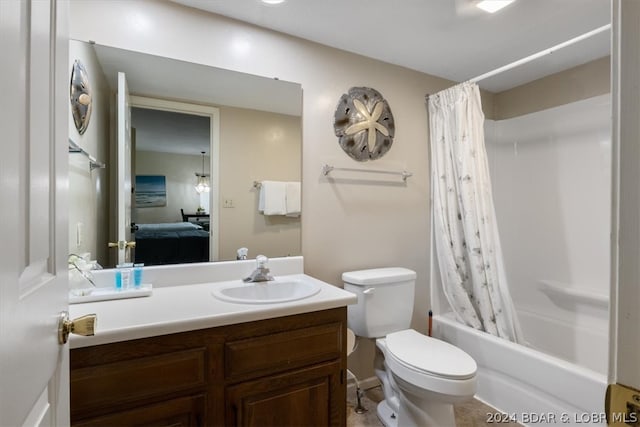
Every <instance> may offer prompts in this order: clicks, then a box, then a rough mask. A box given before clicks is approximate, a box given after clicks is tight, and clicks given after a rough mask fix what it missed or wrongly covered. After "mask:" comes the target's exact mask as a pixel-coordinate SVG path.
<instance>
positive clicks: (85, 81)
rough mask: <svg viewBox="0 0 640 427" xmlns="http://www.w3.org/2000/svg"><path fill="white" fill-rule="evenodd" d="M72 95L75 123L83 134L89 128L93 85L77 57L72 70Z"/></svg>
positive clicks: (72, 110)
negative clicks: (90, 83)
mask: <svg viewBox="0 0 640 427" xmlns="http://www.w3.org/2000/svg"><path fill="white" fill-rule="evenodd" d="M70 97H71V115H72V116H73V123H74V124H75V125H76V129H78V132H79V133H80V135H82V134H83V133H84V131H86V130H87V127H88V126H89V119H90V118H91V86H90V85H89V74H88V73H87V69H86V68H84V65H83V64H82V62H80V61H78V60H77V59H76V60H75V62H74V63H73V69H72V70H71V88H70Z"/></svg>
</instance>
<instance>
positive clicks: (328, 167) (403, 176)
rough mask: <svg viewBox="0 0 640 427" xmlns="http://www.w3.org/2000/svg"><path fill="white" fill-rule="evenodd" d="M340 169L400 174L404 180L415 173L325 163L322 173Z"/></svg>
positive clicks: (326, 173)
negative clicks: (340, 166) (344, 166)
mask: <svg viewBox="0 0 640 427" xmlns="http://www.w3.org/2000/svg"><path fill="white" fill-rule="evenodd" d="M334 170H336V171H337V170H339V171H347V172H366V173H382V174H387V175H400V176H401V177H402V181H404V182H407V178H409V177H411V176H413V173H411V172H407V171H404V170H403V171H390V170H381V169H359V168H337V167H334V166H331V165H327V164H325V165H324V166H322V174H323V175H324V176H327V175H329V173H331V171H334Z"/></svg>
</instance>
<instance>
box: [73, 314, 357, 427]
mask: <svg viewBox="0 0 640 427" xmlns="http://www.w3.org/2000/svg"><path fill="white" fill-rule="evenodd" d="M346 312H347V311H346V307H341V308H336V309H330V310H324V311H318V312H312V313H305V314H300V315H294V316H286V317H281V318H275V319H267V320H260V321H256V322H247V323H240V324H235V325H229V326H221V327H217V328H210V329H202V330H197V331H189V332H182V333H177V334H170V335H163V336H157V337H151V338H144V339H139V340H132V341H125V342H118V343H113V344H105V345H98V346H93V347H85V348H78V349H72V350H71V355H70V358H71V362H70V366H71V422H72V424H73V425H75V426H116V425H117V426H126V425H153V426H201V425H202V426H204V425H206V426H256V427H257V426H260V427H267V426H344V425H345V424H346V394H345V393H346V384H345V382H346V381H345V379H346V376H345V374H346V368H347V367H346ZM98 333H99V330H98Z"/></svg>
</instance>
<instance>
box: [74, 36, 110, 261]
mask: <svg viewBox="0 0 640 427" xmlns="http://www.w3.org/2000/svg"><path fill="white" fill-rule="evenodd" d="M76 59H78V60H80V62H82V63H83V64H84V66H85V68H86V69H87V73H88V75H89V83H90V85H91V89H92V109H93V110H92V113H91V118H90V120H89V126H88V127H87V130H86V131H85V133H84V134H83V135H80V134H79V133H78V131H77V129H76V127H75V125H74V122H73V117H72V116H71V104H70V103H69V104H68V105H69V138H71V139H72V140H73V141H74V142H75V143H77V144H78V145H80V146H81V147H82V148H84V149H85V150H86V151H87V152H89V153H91V154H92V155H93V156H94V157H95V158H96V159H97V160H98V161H101V162H103V163H108V156H109V151H108V149H109V88H108V85H107V81H106V79H105V77H104V75H103V74H102V68H101V67H100V65H99V63H98V60H97V58H96V56H95V53H94V52H93V48H91V47H90V46H89V45H87V44H85V43H78V42H75V41H71V42H70V43H69V76H71V69H72V67H73V63H74V61H75V60H76ZM108 172H109V165H107V168H106V169H95V170H93V171H90V170H89V161H88V160H87V158H86V157H85V156H83V155H81V154H69V252H72V253H77V254H81V253H86V252H89V253H91V257H92V259H97V260H98V262H100V263H101V264H103V265H106V263H107V258H108V253H107V233H108V215H107V212H108V204H109V173H108ZM78 228H80V229H81V235H82V236H81V240H82V242H81V243H80V244H78V236H77V231H78Z"/></svg>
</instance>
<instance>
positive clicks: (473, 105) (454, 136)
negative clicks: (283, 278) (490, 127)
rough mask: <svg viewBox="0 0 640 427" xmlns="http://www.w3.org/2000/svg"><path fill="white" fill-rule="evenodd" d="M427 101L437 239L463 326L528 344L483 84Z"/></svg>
mask: <svg viewBox="0 0 640 427" xmlns="http://www.w3.org/2000/svg"><path fill="white" fill-rule="evenodd" d="M428 105H429V127H430V130H431V135H430V141H431V152H432V164H431V170H432V180H433V185H432V187H433V215H434V218H433V233H434V236H433V239H434V241H435V245H436V248H437V250H436V254H437V259H438V265H439V270H440V274H441V280H442V286H443V290H444V293H445V295H446V297H447V299H448V301H449V304H450V306H451V307H452V309H453V310H454V312H455V314H456V317H457V318H458V319H459V320H460V321H461V322H463V323H464V324H466V325H468V326H471V327H473V328H475V329H479V330H482V331H486V332H489V333H490V334H492V335H496V336H499V337H502V338H506V339H509V340H511V341H515V342H521V341H522V333H521V331H520V327H519V325H518V320H517V317H516V314H515V311H514V308H513V302H512V301H511V297H510V294H509V289H508V287H507V281H506V275H505V272H504V267H503V260H502V251H501V249H500V237H499V234H498V225H497V222H496V216H495V211H494V207H493V198H492V194H491V178H490V177H489V165H488V162H487V153H486V150H485V146H484V115H483V114H482V106H481V103H480V89H479V87H478V85H477V84H475V83H463V84H460V85H457V86H454V87H452V88H449V89H447V90H444V91H442V92H439V93H437V94H435V95H431V96H430V97H429V98H428Z"/></svg>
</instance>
